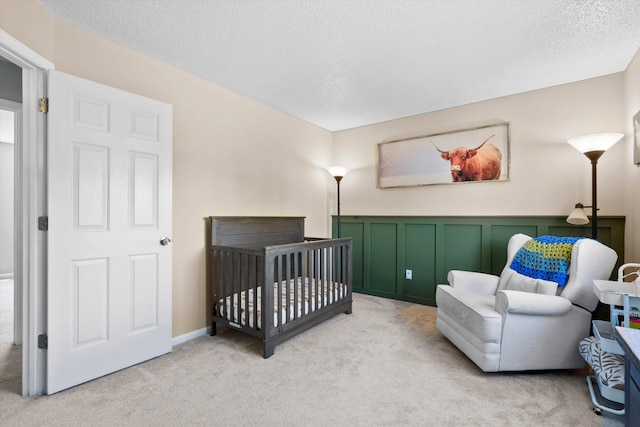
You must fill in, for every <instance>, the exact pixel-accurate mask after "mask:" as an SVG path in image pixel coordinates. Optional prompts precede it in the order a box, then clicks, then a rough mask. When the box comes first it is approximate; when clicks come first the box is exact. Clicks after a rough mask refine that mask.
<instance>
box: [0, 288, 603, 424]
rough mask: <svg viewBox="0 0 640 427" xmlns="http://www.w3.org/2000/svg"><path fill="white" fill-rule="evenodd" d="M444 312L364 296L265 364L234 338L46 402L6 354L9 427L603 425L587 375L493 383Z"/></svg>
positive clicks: (1, 403) (245, 340)
mask: <svg viewBox="0 0 640 427" xmlns="http://www.w3.org/2000/svg"><path fill="white" fill-rule="evenodd" d="M435 312H436V311H435V308H433V307H427V306H423V305H416V304H411V303H406V302H401V301H393V300H389V299H383V298H377V297H371V296H366V295H360V294H356V295H354V307H353V314H351V315H349V316H347V315H344V314H341V315H339V316H337V317H335V318H333V319H330V320H329V321H327V322H325V323H323V324H322V325H319V326H317V327H316V328H313V329H311V330H309V331H307V332H305V333H304V334H302V335H299V336H297V337H295V338H293V339H291V340H289V341H288V342H286V343H284V344H282V345H280V346H278V347H276V351H275V354H274V355H273V356H272V357H271V358H270V359H267V360H264V359H263V358H262V357H261V356H260V354H261V345H260V343H259V342H258V341H257V340H256V339H254V338H251V337H248V336H245V335H242V334H240V333H238V332H237V331H233V330H226V331H224V332H221V333H219V335H218V336H217V337H209V336H204V337H200V338H197V339H194V340H191V341H189V342H186V343H184V344H181V345H179V346H176V347H174V349H173V352H172V353H171V354H169V355H166V356H163V357H159V358H157V359H154V360H151V361H149V362H146V363H143V364H140V365H137V366H134V367H131V368H129V369H126V370H123V371H120V372H117V373H115V374H112V375H108V376H106V377H103V378H100V379H97V380H95V381H92V382H89V383H86V384H83V385H80V386H78V387H75V388H72V389H70V390H67V391H63V392H60V393H58V394H55V395H52V396H45V397H39V398H24V397H21V396H19V395H18V393H19V387H20V383H19V381H17V382H14V381H13V380H11V377H12V375H13V374H12V373H11V372H12V371H14V370H16V369H17V370H18V371H19V366H16V363H17V362H11V361H10V360H11V359H13V358H17V359H18V360H19V355H17V352H16V351H15V347H14V348H11V346H9V350H7V347H6V346H2V347H0V351H1V353H0V372H1V373H2V385H1V386H0V413H1V415H0V417H1V418H0V424H2V425H3V426H35V425H41V426H49V425H51V426H54V425H60V426H62V425H64V426H71V425H92V426H103V425H104V426H113V425H118V426H144V425H154V426H178V425H191V426H193V425H227V426H251V425H277V426H345V425H348V426H382V425H384V426H390V425H393V426H395V425H403V426H407V425H412V426H413V425H415V426H426V425H429V426H459V425H473V426H536V427H537V426H541V425H544V426H585V427H588V426H600V424H601V421H602V418H601V417H599V416H597V415H595V414H594V413H593V412H592V410H591V401H590V398H589V393H588V388H587V385H586V383H585V375H586V371H559V372H542V373H541V372H535V373H499V374H486V373H483V372H482V371H480V370H479V369H478V368H477V367H476V366H475V365H474V364H473V363H472V362H470V361H469V360H468V359H467V358H466V357H465V356H464V355H463V354H462V353H460V352H459V351H458V350H457V349H456V348H455V347H454V346H453V345H452V344H450V343H449V341H448V340H447V339H446V338H444V337H443V336H442V335H441V334H440V333H439V332H438V331H437V330H436V329H435ZM7 360H9V361H7ZM18 378H19V374H18ZM7 379H8V380H7Z"/></svg>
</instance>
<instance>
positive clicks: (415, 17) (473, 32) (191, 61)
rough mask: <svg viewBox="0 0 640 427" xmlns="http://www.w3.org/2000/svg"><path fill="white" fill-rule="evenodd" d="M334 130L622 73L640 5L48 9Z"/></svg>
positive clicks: (94, 5) (100, 4)
mask: <svg viewBox="0 0 640 427" xmlns="http://www.w3.org/2000/svg"><path fill="white" fill-rule="evenodd" d="M40 1H41V2H42V3H43V4H44V6H45V7H47V8H48V9H49V10H50V11H51V12H52V13H53V14H54V15H55V16H56V17H58V18H60V19H62V20H64V21H68V22H70V23H72V24H75V25H77V26H79V27H82V28H85V29H87V30H89V31H91V32H93V33H96V34H99V35H101V36H104V37H106V38H107V39H110V40H113V41H115V42H117V43H120V44H122V45H125V46H128V47H130V48H132V49H134V50H136V51H139V52H142V53H144V54H146V55H148V56H151V57H154V58H157V59H159V60H162V61H164V62H167V63H169V64H172V65H174V66H177V67H179V68H182V69H184V70H186V71H189V72H191V73H193V74H195V75H197V76H200V77H203V78H205V79H207V80H210V81H212V82H214V83H216V84H218V85H220V86H223V87H226V88H228V89H230V90H232V91H234V92H237V93H240V94H243V95H246V96H248V97H251V98H253V99H256V100H258V101H260V102H262V103H264V104H266V105H269V106H271V107H274V108H276V109H278V110H281V111H284V112H286V113H289V114H291V115H293V116H296V117H299V118H301V119H303V120H306V121H308V122H311V123H314V124H316V125H318V126H320V127H323V128H325V129H328V130H331V131H337V130H343V129H349V128H353V127H358V126H363V125H367V124H371V123H377V122H382V121H385V120H391V119H396V118H401V117H407V116H411V115H416V114H420V113H425V112H429V111H435V110H440V109H443V108H448V107H453V106H457V105H463V104H468V103H472V102H477V101H482V100H486V99H492V98H497V97H500V96H505V95H511V94H516V93H521V92H526V91H530V90H536V89H540V88H544V87H549V86H555V85H559V84H564V83H569V82H574V81H578V80H584V79H588V78H593V77H598V76H602V75H606V74H611V73H616V72H621V71H624V70H625V69H626V68H627V66H628V65H629V63H630V62H631V59H632V58H633V55H634V54H635V53H636V52H637V51H638V48H640V1H639V0H426V1H408V0H405V1H387V0H343V1H337V0H336V1H331V0H301V1H293V0H291V1H289V0H271V1H269V0H255V1H251V0H242V1H241V0H133V1H118V0H40Z"/></svg>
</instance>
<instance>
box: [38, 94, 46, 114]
mask: <svg viewBox="0 0 640 427" xmlns="http://www.w3.org/2000/svg"><path fill="white" fill-rule="evenodd" d="M38 111H40V112H41V113H48V112H49V98H40V99H38Z"/></svg>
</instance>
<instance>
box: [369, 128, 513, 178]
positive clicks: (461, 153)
mask: <svg viewBox="0 0 640 427" xmlns="http://www.w3.org/2000/svg"><path fill="white" fill-rule="evenodd" d="M509 144H510V142H509V123H499V124H493V125H487V126H481V127H475V128H469V129H462V130H456V131H451V132H442V133H436V134H432V135H425V136H418V137H413V138H406V139H400V140H396V141H389V142H382V143H380V144H378V187H380V188H390V187H410V186H419V185H434V184H457V183H468V182H486V181H508V180H509V163H510V162H509V155H510V151H509V150H510V146H509Z"/></svg>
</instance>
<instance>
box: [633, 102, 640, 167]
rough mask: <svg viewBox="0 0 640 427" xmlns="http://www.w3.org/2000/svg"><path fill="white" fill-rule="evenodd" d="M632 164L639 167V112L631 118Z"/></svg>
mask: <svg viewBox="0 0 640 427" xmlns="http://www.w3.org/2000/svg"><path fill="white" fill-rule="evenodd" d="M633 164H634V165H640V111H638V112H637V113H636V115H635V116H633Z"/></svg>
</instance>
